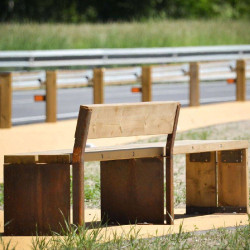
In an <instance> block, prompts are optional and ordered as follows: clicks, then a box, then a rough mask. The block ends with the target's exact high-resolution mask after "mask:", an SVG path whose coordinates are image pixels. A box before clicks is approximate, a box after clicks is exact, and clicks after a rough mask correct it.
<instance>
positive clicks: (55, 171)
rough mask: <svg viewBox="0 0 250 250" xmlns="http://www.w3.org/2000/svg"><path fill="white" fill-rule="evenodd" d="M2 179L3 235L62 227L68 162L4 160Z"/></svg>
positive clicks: (67, 208)
mask: <svg viewBox="0 0 250 250" xmlns="http://www.w3.org/2000/svg"><path fill="white" fill-rule="evenodd" d="M4 180H5V182H4V224H5V225H4V234H5V235H20V236H25V235H36V234H38V235H49V234H51V231H54V232H60V231H61V230H62V227H63V228H65V221H68V220H69V216H70V165H69V164H5V165H4Z"/></svg>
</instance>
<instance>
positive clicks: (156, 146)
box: [4, 140, 248, 164]
mask: <svg viewBox="0 0 250 250" xmlns="http://www.w3.org/2000/svg"><path fill="white" fill-rule="evenodd" d="M165 148H166V143H165V142H156V143H142V144H128V145H116V146H106V147H92V148H86V150H85V161H110V160H123V159H131V158H144V157H157V156H164V152H165ZM247 148H248V141H245V140H181V141H175V144H174V152H173V154H174V155H177V154H191V153H201V152H212V151H224V150H237V149H247ZM4 163H5V164H6V163H7V164H8V163H9V164H10V163H13V164H22V163H23V164H25V163H69V164H71V163H72V149H64V150H50V151H41V152H32V153H28V154H27V153H20V154H15V155H5V156H4Z"/></svg>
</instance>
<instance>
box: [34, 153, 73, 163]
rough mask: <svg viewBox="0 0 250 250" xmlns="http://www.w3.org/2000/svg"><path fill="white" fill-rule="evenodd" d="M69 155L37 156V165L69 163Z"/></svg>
mask: <svg viewBox="0 0 250 250" xmlns="http://www.w3.org/2000/svg"><path fill="white" fill-rule="evenodd" d="M71 159H72V158H71V155H70V154H61V155H60V154H59V155H58V154H57V155H39V156H38V161H37V162H39V163H71Z"/></svg>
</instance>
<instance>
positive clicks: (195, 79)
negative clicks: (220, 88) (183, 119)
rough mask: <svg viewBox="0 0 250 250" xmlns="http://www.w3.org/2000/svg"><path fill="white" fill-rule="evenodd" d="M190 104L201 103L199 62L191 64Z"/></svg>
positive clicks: (196, 104) (197, 104)
mask: <svg viewBox="0 0 250 250" xmlns="http://www.w3.org/2000/svg"><path fill="white" fill-rule="evenodd" d="M189 76H190V78H189V106H199V105H200V77H199V63H197V62H192V63H190V64H189Z"/></svg>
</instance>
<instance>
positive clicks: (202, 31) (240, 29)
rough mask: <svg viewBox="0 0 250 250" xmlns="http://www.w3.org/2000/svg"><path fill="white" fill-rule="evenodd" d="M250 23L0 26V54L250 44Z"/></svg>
mask: <svg viewBox="0 0 250 250" xmlns="http://www.w3.org/2000/svg"><path fill="white" fill-rule="evenodd" d="M249 27H250V20H237V21H234V20H221V19H220V20H199V21H196V20H176V21H174V20H150V21H147V22H140V23H138V22H132V23H109V24H17V23H16V24H1V23H0V31H1V39H0V50H39V49H41V50H44V49H84V48H140V47H178V46H201V45H222V44H223V45H230V44H249V43H250V29H249Z"/></svg>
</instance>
